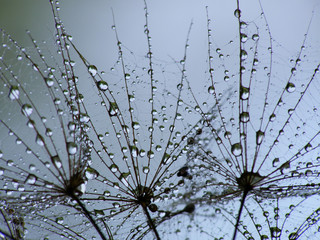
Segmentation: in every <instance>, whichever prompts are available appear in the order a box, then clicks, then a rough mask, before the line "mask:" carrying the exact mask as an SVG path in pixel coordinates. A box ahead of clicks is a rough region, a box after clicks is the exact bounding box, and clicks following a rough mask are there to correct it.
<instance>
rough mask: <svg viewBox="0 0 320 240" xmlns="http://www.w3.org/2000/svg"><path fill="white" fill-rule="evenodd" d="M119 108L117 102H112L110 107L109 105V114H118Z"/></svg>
mask: <svg viewBox="0 0 320 240" xmlns="http://www.w3.org/2000/svg"><path fill="white" fill-rule="evenodd" d="M118 111H119V109H118V105H117V103H116V102H110V107H109V114H110V116H115V115H117V113H118Z"/></svg>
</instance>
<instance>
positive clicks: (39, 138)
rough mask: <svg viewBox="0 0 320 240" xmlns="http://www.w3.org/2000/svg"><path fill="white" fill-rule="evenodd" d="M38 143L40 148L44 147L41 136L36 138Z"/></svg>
mask: <svg viewBox="0 0 320 240" xmlns="http://www.w3.org/2000/svg"><path fill="white" fill-rule="evenodd" d="M36 143H37V144H38V145H40V146H44V139H43V137H42V136H41V135H40V134H38V135H37V137H36Z"/></svg>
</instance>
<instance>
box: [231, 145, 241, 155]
mask: <svg viewBox="0 0 320 240" xmlns="http://www.w3.org/2000/svg"><path fill="white" fill-rule="evenodd" d="M231 152H232V154H233V155H234V156H236V157H238V156H240V155H241V154H242V147H241V144H240V143H235V144H233V145H232V146H231Z"/></svg>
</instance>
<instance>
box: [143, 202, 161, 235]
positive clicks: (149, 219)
mask: <svg viewBox="0 0 320 240" xmlns="http://www.w3.org/2000/svg"><path fill="white" fill-rule="evenodd" d="M141 206H142V208H143V211H144V213H145V214H146V216H147V219H148V225H149V227H150V228H151V229H152V231H153V233H154V235H155V236H156V239H157V240H161V238H160V236H159V233H158V230H157V228H156V226H155V225H154V222H153V220H152V218H151V216H150V213H149V211H148V208H147V207H146V206H143V205H141Z"/></svg>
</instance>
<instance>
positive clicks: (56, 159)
mask: <svg viewBox="0 0 320 240" xmlns="http://www.w3.org/2000/svg"><path fill="white" fill-rule="evenodd" d="M51 161H52V163H53V164H54V165H55V166H56V168H58V169H60V168H61V167H62V162H61V159H60V158H59V156H58V155H56V156H53V157H51Z"/></svg>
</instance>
